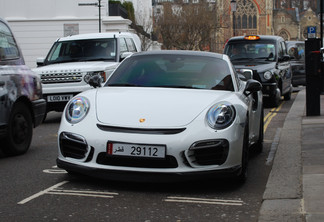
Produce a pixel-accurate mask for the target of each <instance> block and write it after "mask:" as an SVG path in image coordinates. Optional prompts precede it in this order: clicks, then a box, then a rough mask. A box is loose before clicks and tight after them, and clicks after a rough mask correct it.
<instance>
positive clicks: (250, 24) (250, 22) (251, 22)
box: [249, 15, 253, 29]
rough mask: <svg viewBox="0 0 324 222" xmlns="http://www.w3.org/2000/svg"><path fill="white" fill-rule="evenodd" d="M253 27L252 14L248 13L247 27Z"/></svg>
mask: <svg viewBox="0 0 324 222" xmlns="http://www.w3.org/2000/svg"><path fill="white" fill-rule="evenodd" d="M252 28H253V21H252V16H251V15H249V29H252Z"/></svg>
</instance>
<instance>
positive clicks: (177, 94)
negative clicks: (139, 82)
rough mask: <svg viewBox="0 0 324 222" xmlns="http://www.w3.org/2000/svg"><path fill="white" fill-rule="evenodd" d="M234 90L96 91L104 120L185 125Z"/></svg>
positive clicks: (156, 125)
mask: <svg viewBox="0 0 324 222" xmlns="http://www.w3.org/2000/svg"><path fill="white" fill-rule="evenodd" d="M230 94H231V92H228V91H215V90H191V89H169V88H168V89H166V88H138V87H136V88H135V87H104V88H100V89H99V90H98V91H97V94H96V115H97V119H98V121H99V122H101V123H102V124H107V125H113V126H122V127H134V128H141V127H143V128H165V127H183V126H186V125H188V124H189V123H190V122H192V121H193V120H194V119H195V118H197V116H199V114H200V113H202V112H203V111H204V110H205V109H208V108H209V107H210V106H211V105H213V104H214V103H215V101H224V99H226V97H227V96H229V95H230ZM141 119H142V121H140V120H141ZM143 120H145V121H143Z"/></svg>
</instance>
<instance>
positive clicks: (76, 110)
mask: <svg viewBox="0 0 324 222" xmlns="http://www.w3.org/2000/svg"><path fill="white" fill-rule="evenodd" d="M89 108H90V103H89V101H88V99H87V98H85V97H83V96H77V97H74V98H73V99H71V100H70V101H69V103H68V104H67V106H66V110H65V118H66V120H67V121H68V122H69V123H71V124H75V123H78V122H80V121H81V120H83V119H84V117H86V115H87V114H88V111H89Z"/></svg>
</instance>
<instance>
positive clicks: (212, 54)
mask: <svg viewBox="0 0 324 222" xmlns="http://www.w3.org/2000/svg"><path fill="white" fill-rule="evenodd" d="M144 55H192V56H208V57H214V58H218V59H223V56H224V54H220V53H215V52H205V51H190V50H155V51H143V52H138V53H134V54H133V55H132V56H144Z"/></svg>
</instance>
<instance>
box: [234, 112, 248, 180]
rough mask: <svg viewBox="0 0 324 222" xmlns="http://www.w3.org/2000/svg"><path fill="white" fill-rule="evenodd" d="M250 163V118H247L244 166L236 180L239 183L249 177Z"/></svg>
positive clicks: (243, 156) (243, 154)
mask: <svg viewBox="0 0 324 222" xmlns="http://www.w3.org/2000/svg"><path fill="white" fill-rule="evenodd" d="M248 163H249V120H248V118H247V120H246V122H245V127H244V138H243V148H242V167H241V171H240V173H239V174H238V175H237V177H236V180H237V181H238V182H239V183H244V182H245V181H246V179H247V177H248V165H249V164H248Z"/></svg>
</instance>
